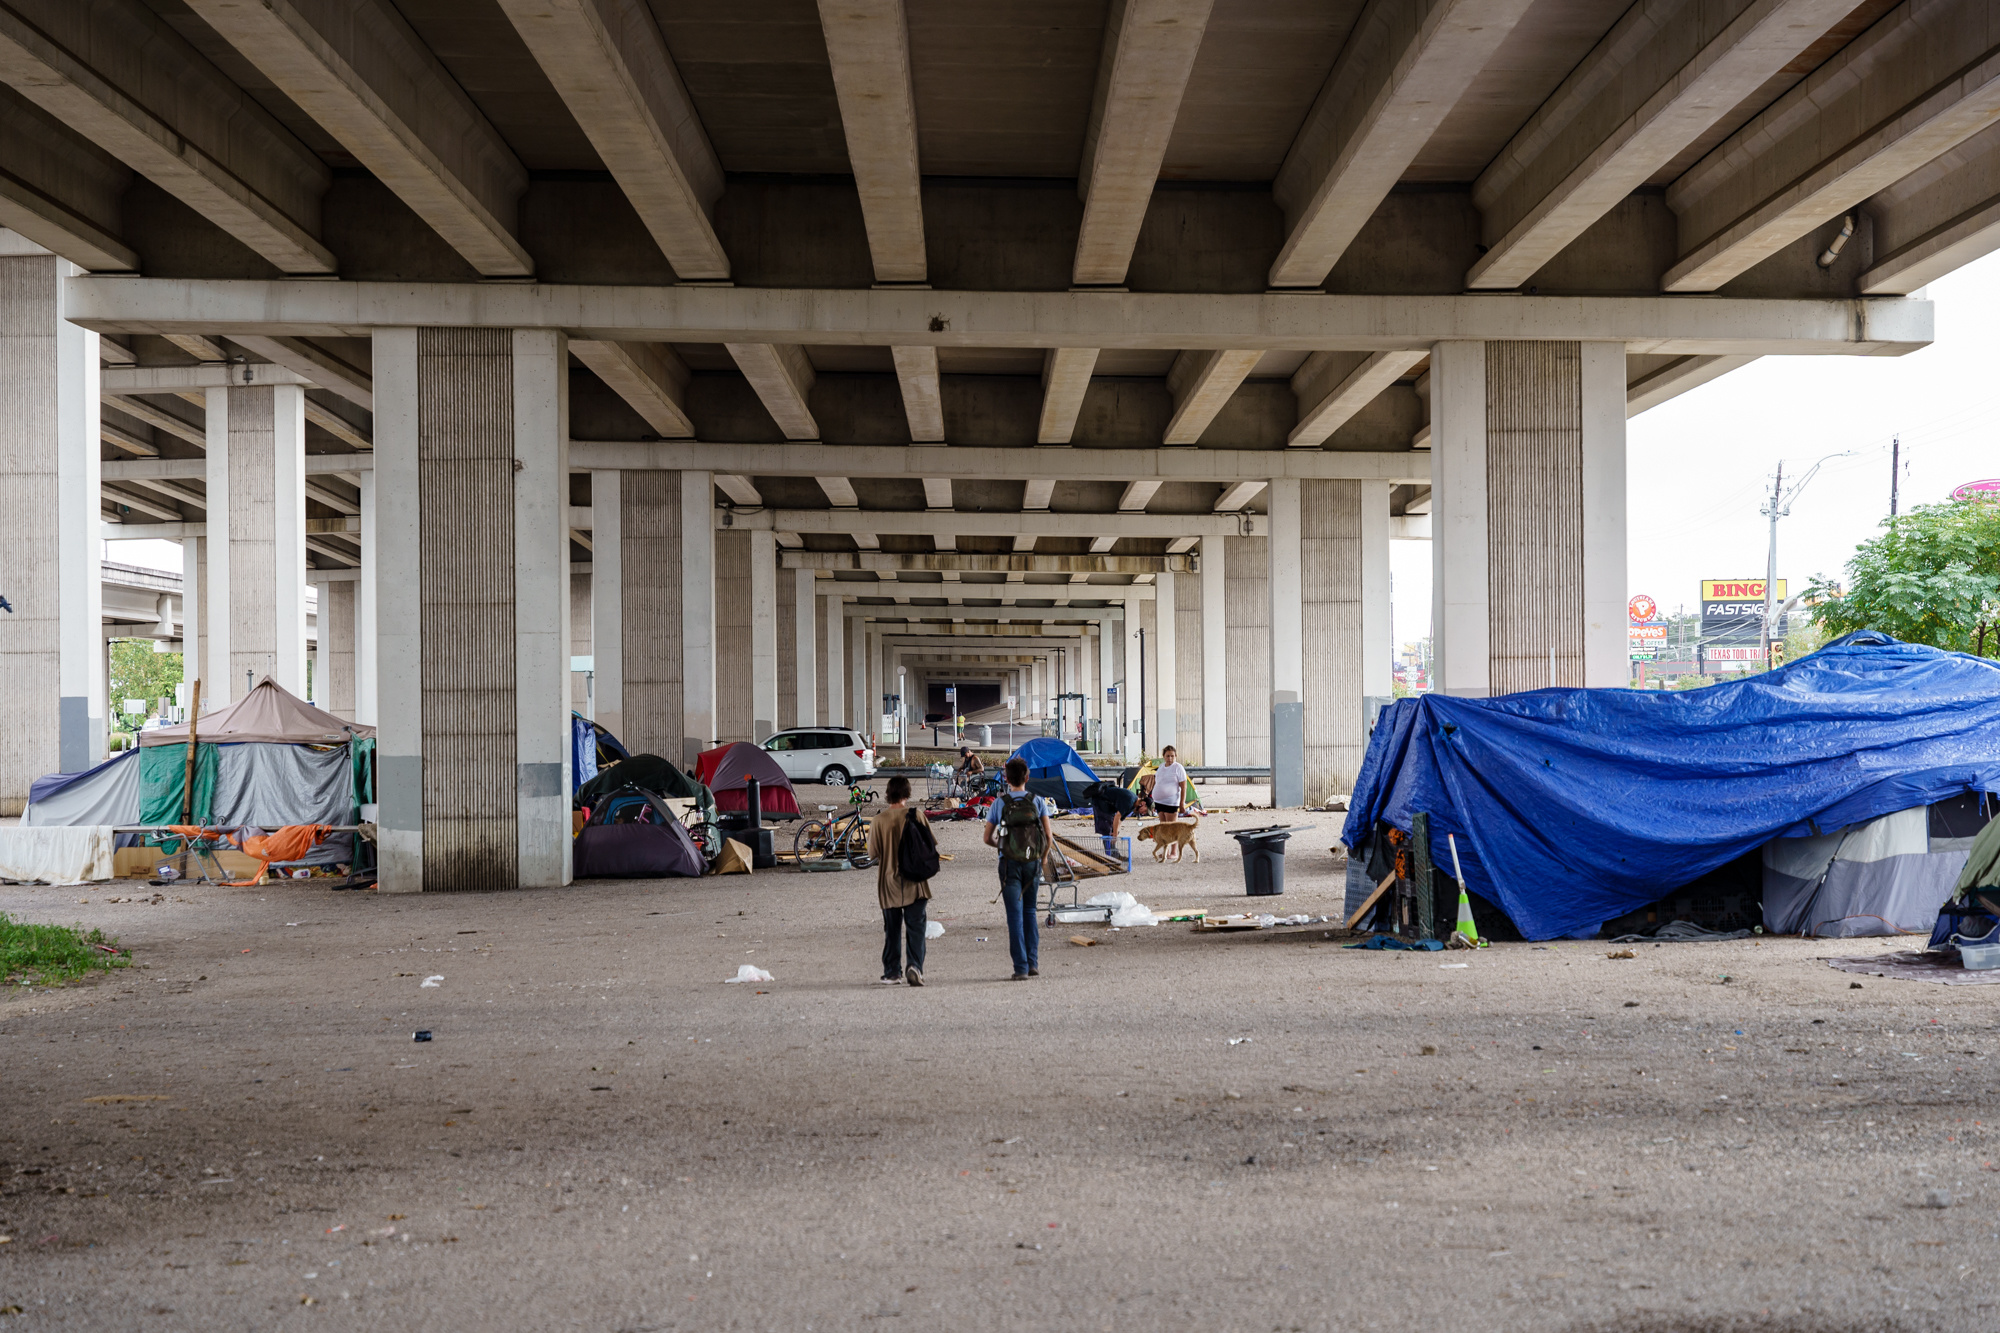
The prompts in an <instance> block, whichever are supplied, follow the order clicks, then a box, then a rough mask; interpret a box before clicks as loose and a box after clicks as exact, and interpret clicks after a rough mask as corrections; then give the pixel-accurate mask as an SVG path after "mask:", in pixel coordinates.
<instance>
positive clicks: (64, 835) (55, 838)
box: [0, 824, 112, 884]
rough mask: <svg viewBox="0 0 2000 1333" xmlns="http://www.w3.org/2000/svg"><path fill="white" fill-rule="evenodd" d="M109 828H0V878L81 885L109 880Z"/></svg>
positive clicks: (85, 825)
mask: <svg viewBox="0 0 2000 1333" xmlns="http://www.w3.org/2000/svg"><path fill="white" fill-rule="evenodd" d="M111 849H112V839H111V825H109V824H84V825H79V826H74V827H68V828H64V827H53V828H39V827H21V826H16V827H14V828H0V879H17V880H37V879H40V880H47V881H48V882H49V883H51V884H82V883H85V882H86V881H91V880H103V879H110V878H111Z"/></svg>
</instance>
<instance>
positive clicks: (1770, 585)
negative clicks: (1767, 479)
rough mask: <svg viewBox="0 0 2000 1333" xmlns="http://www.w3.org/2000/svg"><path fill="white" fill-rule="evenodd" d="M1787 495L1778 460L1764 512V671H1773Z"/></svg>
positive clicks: (1782, 466)
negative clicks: (1767, 532) (1767, 521)
mask: <svg viewBox="0 0 2000 1333" xmlns="http://www.w3.org/2000/svg"><path fill="white" fill-rule="evenodd" d="M1784 493H1785V460H1784V459H1782V458H1781V459H1779V460H1778V475H1777V476H1776V477H1775V478H1773V479H1772V481H1771V503H1770V504H1769V505H1768V506H1766V507H1765V509H1764V512H1765V513H1766V514H1768V515H1770V517H1771V544H1770V548H1769V551H1768V553H1767V555H1766V557H1765V562H1764V634H1763V646H1764V669H1765V670H1766V671H1769V670H1770V669H1771V599H1772V596H1773V594H1775V593H1776V592H1777V591H1778V516H1779V513H1780V512H1781V504H1782V501H1783V499H1784Z"/></svg>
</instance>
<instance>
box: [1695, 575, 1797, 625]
mask: <svg viewBox="0 0 2000 1333" xmlns="http://www.w3.org/2000/svg"><path fill="white" fill-rule="evenodd" d="M1785 597H1786V592H1785V580H1783V579H1779V580H1778V586H1777V588H1776V590H1775V591H1774V592H1773V593H1772V596H1771V602H1772V605H1774V606H1781V605H1783V604H1784V601H1785ZM1763 631H1764V580H1763V579H1704V580H1703V581H1702V585H1701V635H1702V637H1703V638H1705V639H1714V638H1722V639H1755V638H1758V637H1759V636H1761V635H1762V633H1763ZM1778 632H1780V633H1782V630H1780V631H1778Z"/></svg>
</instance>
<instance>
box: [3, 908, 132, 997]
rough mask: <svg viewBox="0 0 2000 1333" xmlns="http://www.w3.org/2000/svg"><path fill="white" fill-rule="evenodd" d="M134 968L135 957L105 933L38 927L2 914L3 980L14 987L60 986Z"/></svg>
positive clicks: (78, 928)
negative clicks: (118, 969) (97, 973)
mask: <svg viewBox="0 0 2000 1333" xmlns="http://www.w3.org/2000/svg"><path fill="white" fill-rule="evenodd" d="M131 965H132V959H131V957H130V956H129V955H128V954H127V953H126V952H125V951H124V950H121V949H120V948H119V947H118V943H117V941H116V940H110V939H106V938H105V935H104V932H103V931H101V930H88V931H86V930H84V929H82V928H81V927H77V926H37V925H34V924H32V923H30V922H26V921H16V920H14V918H12V917H10V916H8V915H7V914H6V913H5V912H0V980H4V981H5V982H6V983H7V984H8V985H10V986H31V985H37V984H39V985H43V986H59V985H61V984H62V983H63V982H65V981H74V980H76V979H77V978H78V977H81V976H86V975H88V974H89V973H92V972H108V971H110V970H111V969H112V968H114V967H130V966H131Z"/></svg>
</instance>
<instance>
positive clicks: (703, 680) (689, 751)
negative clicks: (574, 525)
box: [680, 472, 717, 769]
mask: <svg viewBox="0 0 2000 1333" xmlns="http://www.w3.org/2000/svg"><path fill="white" fill-rule="evenodd" d="M680 481H681V512H680V539H681V673H682V699H683V703H682V722H681V734H682V737H683V739H682V742H681V763H682V767H684V768H688V769H692V768H693V767H694V761H695V758H696V756H697V755H699V754H700V753H701V752H702V751H703V750H706V749H707V748H708V747H709V743H710V742H711V741H712V740H713V739H714V738H715V736H716V735H717V732H716V726H715V723H716V714H715V522H714V518H713V511H714V509H715V476H714V474H713V473H708V472H683V473H681V474H680Z"/></svg>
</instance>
